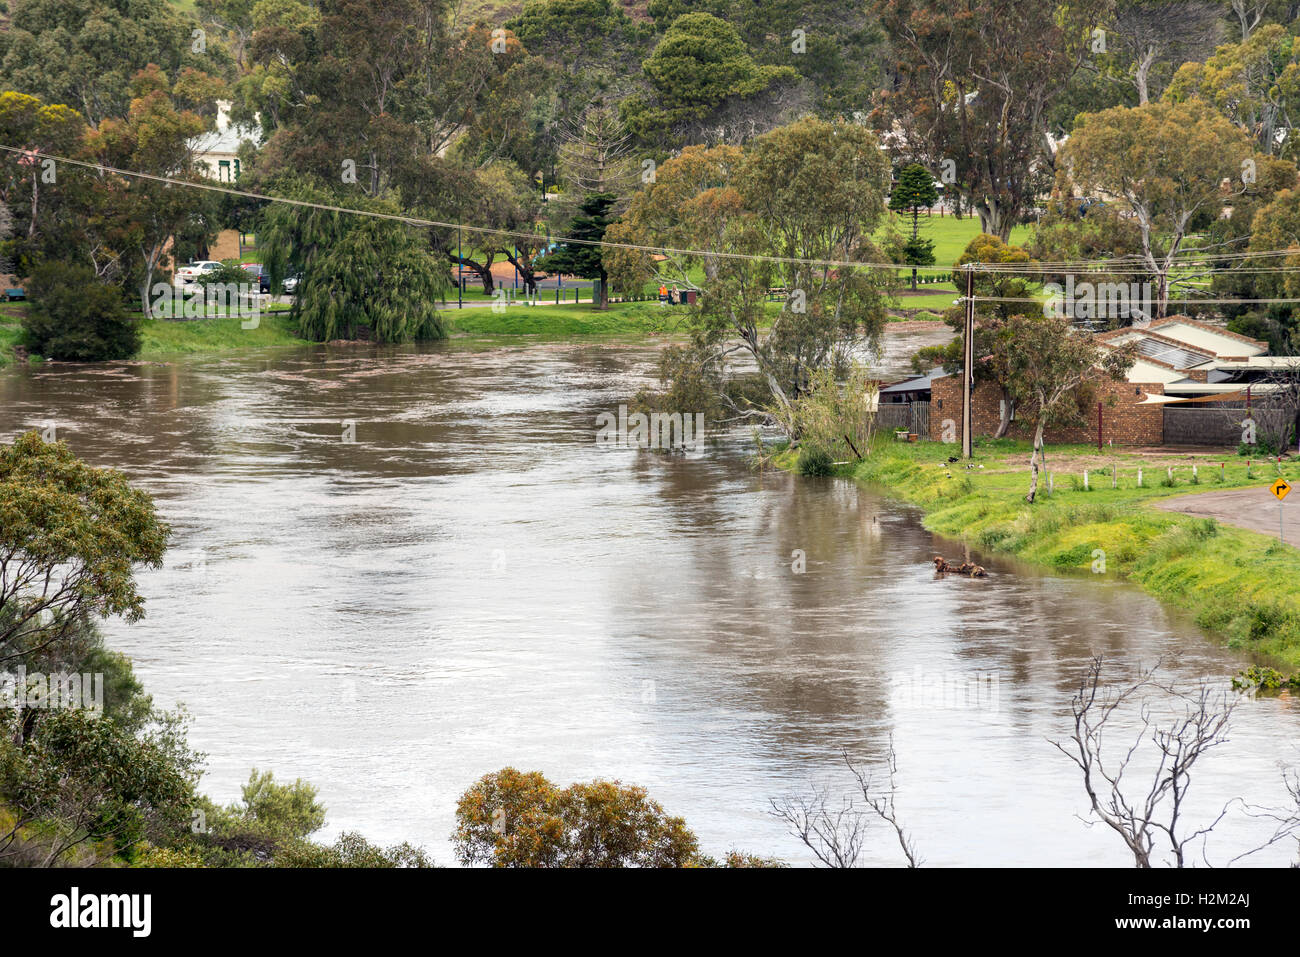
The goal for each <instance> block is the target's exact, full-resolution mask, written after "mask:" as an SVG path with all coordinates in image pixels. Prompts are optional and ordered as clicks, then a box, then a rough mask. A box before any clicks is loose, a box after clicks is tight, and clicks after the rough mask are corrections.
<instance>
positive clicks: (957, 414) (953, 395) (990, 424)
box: [930, 376, 1164, 445]
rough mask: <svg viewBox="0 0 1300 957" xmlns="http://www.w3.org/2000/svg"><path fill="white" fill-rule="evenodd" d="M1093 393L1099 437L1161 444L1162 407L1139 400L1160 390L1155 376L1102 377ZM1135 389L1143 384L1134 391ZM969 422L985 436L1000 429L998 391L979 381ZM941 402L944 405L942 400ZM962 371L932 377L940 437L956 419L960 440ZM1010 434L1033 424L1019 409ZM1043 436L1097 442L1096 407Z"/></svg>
mask: <svg viewBox="0 0 1300 957" xmlns="http://www.w3.org/2000/svg"><path fill="white" fill-rule="evenodd" d="M1096 388H1097V398H1098V399H1099V400H1100V401H1101V403H1102V415H1101V426H1102V441H1103V442H1113V443H1114V444H1115V445H1160V444H1161V443H1162V442H1163V440H1164V408H1163V406H1160V405H1156V404H1152V405H1142V404H1141V403H1142V402H1143V400H1144V399H1145V398H1146V396H1147V393H1153V394H1157V395H1160V394H1163V393H1164V386H1163V385H1161V384H1160V383H1158V382H1152V383H1133V382H1104V383H1099V384H1098V385H1097V387H1096ZM1134 389H1141V390H1142V394H1141V395H1135V394H1134ZM973 400H974V409H973V410H972V411H973V416H972V418H973V422H974V430H975V435H977V436H981V435H985V436H989V435H993V434H994V433H996V432H997V430H998V423H999V421H1000V419H1001V408H1000V402H1001V397H1000V395H999V394H998V391H997V390H996V389H995V388H993V387H992V386H990V385H989V384H988V383H981V384H980V385H979V386H978V387H977V388H976V389H975V393H974V396H973ZM940 403H942V407H941V406H940ZM961 411H962V409H961V376H946V377H944V378H942V379H935V380H934V384H933V387H932V389H931V393H930V438H931V439H932V440H934V441H936V442H939V441H942V440H943V431H944V427H943V423H944V420H945V419H951V420H952V422H953V423H955V425H956V436H957V441H959V442H960V441H961V418H962V415H961ZM1009 435H1010V436H1011V437H1013V438H1018V439H1032V438H1033V437H1034V436H1033V427H1032V424H1031V423H1030V422H1027V421H1026V420H1025V419H1024V417H1023V414H1022V415H1018V416H1017V417H1016V420H1015V421H1013V422H1012V423H1011V431H1010V433H1009ZM1044 439H1045V441H1047V442H1053V443H1056V442H1096V441H1097V407H1096V405H1095V404H1094V405H1093V407H1092V410H1091V413H1090V414H1089V416H1088V422H1087V424H1086V425H1083V426H1075V427H1071V428H1064V429H1060V428H1057V429H1051V428H1049V429H1048V430H1047V433H1046V435H1045V436H1044Z"/></svg>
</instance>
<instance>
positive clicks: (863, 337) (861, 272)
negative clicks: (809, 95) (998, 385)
mask: <svg viewBox="0 0 1300 957" xmlns="http://www.w3.org/2000/svg"><path fill="white" fill-rule="evenodd" d="M888 177H889V168H888V163H887V161H886V160H885V158H884V155H883V153H882V152H881V151H880V148H879V145H878V143H877V141H876V138H875V136H873V135H872V134H871V133H870V131H868V130H866V129H864V128H863V127H861V126H857V125H854V124H850V123H843V122H827V121H824V120H818V119H812V118H809V119H805V120H800V121H799V122H797V123H793V124H791V125H789V126H784V127H780V128H778V129H775V130H772V131H771V132H770V133H766V134H764V135H763V136H761V137H759V138H758V139H756V140H755V141H754V142H753V143H752V144H750V145H749V146H748V147H746V148H745V149H743V150H741V149H739V148H737V147H732V146H719V147H714V148H712V149H704V148H702V147H688V148H687V149H685V150H683V151H682V153H681V155H680V156H678V157H675V158H674V159H672V160H670V161H668V162H667V163H664V164H663V166H661V167H660V168H659V170H658V172H657V176H656V181H655V182H654V183H653V184H651V185H650V187H649V188H648V189H647V190H645V191H644V192H642V193H640V194H638V195H637V196H636V197H635V198H634V199H633V201H632V204H631V206H630V207H629V209H628V213H627V215H626V216H625V217H624V219H623V220H622V221H620V222H619V223H616V224H614V225H613V226H611V227H610V228H609V230H608V232H607V234H606V235H607V238H608V239H610V240H611V241H614V242H626V243H632V244H638V245H643V246H650V247H669V248H664V249H663V252H662V256H661V257H659V258H656V256H655V255H654V254H652V253H651V252H650V251H641V250H635V251H633V250H620V249H610V250H607V251H606V260H607V268H608V270H609V272H610V275H611V276H612V277H614V279H615V282H616V284H617V285H619V286H620V287H622V288H633V287H634V286H636V285H638V284H639V283H642V282H645V281H649V280H653V279H655V278H659V279H661V280H664V279H667V280H670V281H672V282H675V283H677V284H678V285H681V286H684V287H685V288H687V289H697V290H700V293H701V295H700V302H699V305H698V306H697V307H695V308H693V309H692V310H691V311H689V312H688V313H687V318H686V322H687V323H688V326H689V331H690V332H691V335H692V340H693V347H694V348H695V349H696V350H697V352H698V353H699V359H700V362H699V364H698V367H699V368H706V369H713V370H721V369H723V368H724V367H725V365H726V364H727V362H728V361H729V360H730V357H731V356H733V355H734V354H736V353H744V354H746V355H748V356H749V357H750V358H751V359H752V360H753V361H754V363H755V364H756V365H757V367H758V373H759V376H760V378H761V380H762V382H763V385H764V387H765V388H766V390H767V391H768V392H769V393H770V396H771V400H772V402H773V403H774V404H775V406H776V408H777V410H778V414H777V416H776V418H777V419H779V420H781V421H786V422H789V421H792V420H793V416H792V415H791V409H790V405H791V402H792V401H793V400H794V399H797V398H798V397H799V396H800V395H802V394H803V393H804V392H805V391H807V389H808V388H809V385H810V383H811V381H812V376H813V374H814V373H815V372H816V371H817V370H819V369H821V368H823V367H827V366H830V367H832V368H834V369H836V370H837V371H842V370H844V369H846V368H847V366H848V362H849V359H850V356H851V353H852V351H853V349H854V348H855V347H856V346H859V345H867V346H875V345H876V344H878V342H879V337H880V335H881V333H882V331H883V328H884V321H885V295H884V292H883V290H884V287H885V285H886V283H887V281H888V277H887V276H886V275H885V274H884V273H883V271H881V270H878V269H870V268H867V267H865V266H862V267H855V266H853V265H842V264H844V263H853V262H861V263H873V262H881V261H882V260H883V254H882V253H881V252H880V250H879V249H877V248H876V246H875V245H874V244H873V243H872V241H871V238H870V237H871V235H872V233H873V232H874V231H875V229H876V227H877V226H878V225H879V223H880V221H881V219H882V217H883V216H884V211H885V189H886V186H887V184H888ZM833 264H841V265H833ZM701 274H702V276H703V282H700V281H699V278H700V276H701ZM773 284H776V285H779V286H780V287H782V288H783V289H784V290H785V292H786V301H785V304H784V306H783V308H782V309H781V311H780V313H778V314H777V315H776V317H775V318H773V319H772V322H771V325H770V327H769V328H767V329H764V325H765V319H766V313H765V308H764V304H765V302H766V300H767V299H768V294H769V290H770V288H771V287H772V286H773ZM737 412H738V413H739V414H742V415H746V416H766V415H768V413H766V412H764V411H761V410H758V409H755V408H753V407H749V408H737Z"/></svg>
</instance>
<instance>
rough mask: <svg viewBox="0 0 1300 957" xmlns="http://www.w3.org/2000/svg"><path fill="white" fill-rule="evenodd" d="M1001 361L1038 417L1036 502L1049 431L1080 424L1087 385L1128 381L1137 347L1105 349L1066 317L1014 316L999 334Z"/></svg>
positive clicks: (1011, 386)
mask: <svg viewBox="0 0 1300 957" xmlns="http://www.w3.org/2000/svg"><path fill="white" fill-rule="evenodd" d="M997 351H998V355H999V361H1000V362H1001V363H1002V364H1003V365H1005V368H1006V370H1007V387H1008V391H1009V392H1010V393H1011V394H1012V396H1014V397H1015V399H1016V402H1017V405H1018V406H1019V407H1020V408H1025V409H1027V410H1028V411H1029V414H1030V415H1031V416H1032V417H1033V422H1034V451H1033V454H1032V455H1031V456H1030V459H1029V474H1030V480H1029V494H1027V495H1026V496H1025V501H1026V502H1029V503H1030V504H1031V505H1032V504H1033V502H1034V497H1035V496H1036V495H1037V493H1038V473H1039V469H1040V466H1041V462H1042V460H1043V433H1044V432H1045V431H1046V430H1047V427H1048V426H1050V425H1057V426H1060V425H1074V424H1076V423H1078V422H1080V421H1082V420H1083V419H1084V418H1085V417H1086V415H1087V409H1088V408H1089V407H1090V405H1091V403H1084V402H1081V401H1080V396H1081V395H1083V394H1084V392H1083V391H1082V390H1084V389H1085V387H1087V386H1089V385H1091V384H1093V383H1097V382H1103V381H1106V380H1110V381H1113V382H1120V381H1123V379H1124V376H1125V374H1126V373H1127V372H1128V370H1129V369H1130V368H1132V366H1133V362H1134V361H1135V360H1136V358H1137V352H1136V346H1133V345H1131V344H1130V345H1127V346H1123V347H1121V348H1118V349H1105V348H1103V347H1102V346H1100V345H1098V344H1097V341H1096V340H1095V339H1094V338H1093V337H1092V335H1090V334H1089V333H1086V332H1081V331H1076V330H1075V328H1074V325H1073V323H1071V322H1070V320H1069V319H1066V318H1063V317H1055V316H1053V317H1050V318H1049V317H1046V316H1012V317H1011V318H1010V319H1008V320H1006V322H1005V323H1003V325H1002V329H1001V332H1000V334H999V335H998V337H997Z"/></svg>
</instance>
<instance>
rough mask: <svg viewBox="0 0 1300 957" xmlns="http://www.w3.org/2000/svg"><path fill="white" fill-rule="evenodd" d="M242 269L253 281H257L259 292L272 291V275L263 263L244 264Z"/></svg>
mask: <svg viewBox="0 0 1300 957" xmlns="http://www.w3.org/2000/svg"><path fill="white" fill-rule="evenodd" d="M241 268H242V269H243V270H244V272H246V273H248V275H249V277H250V278H251V279H254V280H256V282H257V291H258V292H270V291H271V273H270V271H269V270H268V269H267V268H266V267H265V266H263V265H262V264H261V263H243V265H242V266H241Z"/></svg>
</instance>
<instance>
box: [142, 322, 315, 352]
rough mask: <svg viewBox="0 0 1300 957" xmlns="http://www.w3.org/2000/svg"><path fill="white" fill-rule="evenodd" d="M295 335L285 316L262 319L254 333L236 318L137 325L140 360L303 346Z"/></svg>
mask: <svg viewBox="0 0 1300 957" xmlns="http://www.w3.org/2000/svg"><path fill="white" fill-rule="evenodd" d="M305 344H306V342H305V340H302V339H299V338H298V337H297V335H295V334H294V331H293V328H292V326H291V325H290V323H289V316H288V314H287V313H270V314H268V315H263V316H262V317H261V318H260V321H259V322H258V324H257V328H256V329H245V328H243V326H242V324H241V321H240V320H239V318H238V317H232V318H229V319H226V318H220V319H196V320H192V321H189V322H172V321H170V320H166V319H146V320H144V321H143V322H141V324H140V355H139V358H141V359H162V358H166V357H168V356H183V355H196V354H200V353H206V352H234V351H238V350H242V349H260V348H265V347H268V346H295V345H305Z"/></svg>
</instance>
